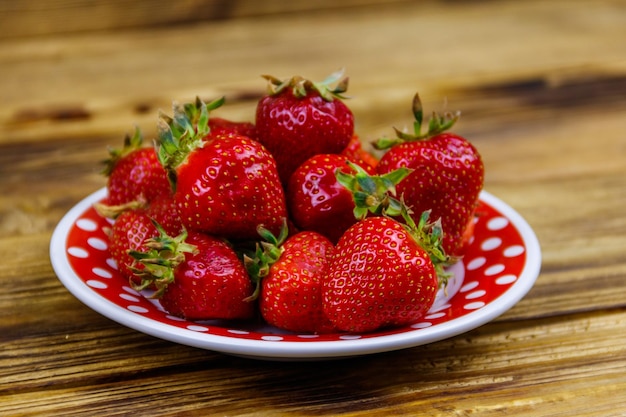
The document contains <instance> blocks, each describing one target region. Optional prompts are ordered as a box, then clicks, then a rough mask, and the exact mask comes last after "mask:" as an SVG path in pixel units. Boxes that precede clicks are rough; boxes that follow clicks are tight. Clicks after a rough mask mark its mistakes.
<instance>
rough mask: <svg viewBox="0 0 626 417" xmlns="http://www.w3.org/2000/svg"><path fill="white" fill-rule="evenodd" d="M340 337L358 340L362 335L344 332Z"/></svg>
mask: <svg viewBox="0 0 626 417" xmlns="http://www.w3.org/2000/svg"><path fill="white" fill-rule="evenodd" d="M339 338H340V339H341V340H357V339H360V338H361V336H360V335H358V334H344V335H342V336H339Z"/></svg>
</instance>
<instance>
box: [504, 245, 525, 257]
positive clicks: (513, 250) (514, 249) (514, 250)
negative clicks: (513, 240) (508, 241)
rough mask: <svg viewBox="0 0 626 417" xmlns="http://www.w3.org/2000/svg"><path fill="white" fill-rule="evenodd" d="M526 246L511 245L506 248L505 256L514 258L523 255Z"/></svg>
mask: <svg viewBox="0 0 626 417" xmlns="http://www.w3.org/2000/svg"><path fill="white" fill-rule="evenodd" d="M524 250H525V249H524V247H523V246H522V245H515V246H509V247H508V248H506V249H505V250H504V252H503V253H504V256H506V257H507V258H512V257H514V256H518V255H521V254H522V253H524Z"/></svg>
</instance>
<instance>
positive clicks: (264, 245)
mask: <svg viewBox="0 0 626 417" xmlns="http://www.w3.org/2000/svg"><path fill="white" fill-rule="evenodd" d="M257 232H258V233H259V236H260V237H261V239H262V240H260V241H258V242H256V243H255V248H254V251H248V252H244V253H243V255H242V256H243V265H244V267H245V268H246V271H248V276H249V277H250V280H251V281H252V283H253V284H254V291H253V293H252V294H251V295H250V296H249V297H247V298H246V301H252V300H256V299H257V298H258V297H259V294H260V292H261V281H262V280H263V278H265V277H266V276H267V275H268V274H269V272H270V267H271V266H272V265H273V264H275V263H276V262H277V261H278V260H279V259H280V257H281V255H282V254H283V252H284V249H283V247H282V245H283V243H285V240H287V237H288V236H289V228H288V227H287V219H284V221H283V226H282V227H281V229H280V233H279V234H278V236H274V234H273V233H272V232H271V231H270V230H268V229H266V228H265V226H263V225H259V226H257Z"/></svg>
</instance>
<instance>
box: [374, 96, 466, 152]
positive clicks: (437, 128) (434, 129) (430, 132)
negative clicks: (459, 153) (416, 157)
mask: <svg viewBox="0 0 626 417" xmlns="http://www.w3.org/2000/svg"><path fill="white" fill-rule="evenodd" d="M412 110H413V118H414V119H415V120H414V122H413V133H408V132H405V131H401V130H399V129H397V128H395V127H394V128H393V129H394V131H395V133H396V137H395V138H387V137H383V138H380V139H378V140H377V141H375V142H374V147H375V148H376V149H379V150H384V149H389V148H392V147H393V146H396V145H399V144H401V143H405V142H415V141H419V140H426V139H428V138H432V137H433V136H436V135H438V134H440V133H443V132H445V131H446V130H449V129H450V128H451V127H452V126H454V124H455V123H456V122H457V120H459V117H461V113H460V112H458V111H457V112H455V113H452V112H445V113H444V114H439V113H437V112H433V113H432V116H431V117H430V119H429V120H428V128H427V129H426V131H425V132H423V133H422V126H423V122H424V109H423V106H422V100H421V99H420V96H419V94H418V93H415V96H413V106H412Z"/></svg>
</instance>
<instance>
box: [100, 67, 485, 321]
mask: <svg viewBox="0 0 626 417" xmlns="http://www.w3.org/2000/svg"><path fill="white" fill-rule="evenodd" d="M265 78H266V79H267V81H268V85H269V91H268V93H267V94H266V95H265V96H264V97H262V98H261V99H260V100H259V102H258V104H257V108H256V119H255V121H254V123H252V122H234V121H230V120H226V119H223V118H219V117H214V116H213V112H215V111H216V110H217V109H218V108H219V107H220V106H221V105H222V104H223V102H224V100H223V99H218V100H215V101H213V102H210V103H205V102H203V101H202V100H200V99H197V100H196V101H195V102H191V103H186V104H184V105H180V104H176V103H175V104H174V106H173V114H172V115H171V116H168V115H165V114H160V115H159V118H158V125H157V132H158V135H157V136H158V137H157V138H156V139H155V140H154V146H145V145H144V141H143V138H142V136H141V133H140V132H139V131H138V130H137V131H136V132H135V134H134V135H133V136H127V137H126V139H125V144H124V148H123V149H122V150H111V151H109V152H110V159H109V160H108V161H107V165H106V170H105V173H106V175H107V176H108V182H107V190H108V193H107V197H106V199H105V200H104V201H103V202H102V203H100V204H98V205H97V209H98V211H99V213H100V214H101V215H102V216H105V217H108V218H112V219H114V222H113V224H112V226H111V232H110V245H109V247H110V251H111V255H112V257H113V258H114V259H115V261H116V262H117V265H118V269H119V271H120V273H121V274H122V275H123V276H124V277H125V278H128V279H129V280H130V282H131V284H132V286H133V287H134V288H136V289H138V290H141V291H143V293H144V294H146V296H148V297H153V298H156V299H158V300H159V302H160V304H161V306H162V307H163V309H165V310H166V311H167V312H169V313H170V314H172V315H176V316H180V317H183V318H186V319H189V320H212V319H223V320H264V321H265V322H267V323H268V324H271V325H273V326H276V327H278V328H281V329H285V330H289V331H293V332H300V333H309V332H310V333H329V332H368V331H373V330H376V329H379V328H383V327H389V326H401V325H405V324H409V323H412V322H415V321H417V320H419V319H420V318H421V317H422V316H423V315H424V314H425V313H426V312H427V311H428V310H429V308H430V307H431V305H432V303H433V301H434V299H435V295H436V294H437V291H438V289H439V287H440V286H441V285H445V282H446V279H447V274H446V272H445V268H446V267H447V266H449V265H451V264H452V263H454V262H456V261H457V260H458V258H459V257H461V256H462V255H463V252H464V250H465V247H466V245H467V243H468V241H469V239H470V237H471V235H472V226H473V224H474V223H473V217H474V215H475V208H476V206H477V202H478V196H479V193H480V191H481V189H482V185H483V164H482V162H481V158H480V155H479V154H478V152H477V151H476V149H475V148H474V147H473V146H472V145H471V144H470V143H469V142H468V141H466V140H465V139H464V138H462V137H460V136H458V135H455V134H453V133H449V132H446V131H447V130H448V129H450V128H451V127H452V125H453V124H454V122H455V121H456V119H457V115H451V114H446V115H443V116H440V115H438V114H433V116H432V117H431V118H430V120H429V123H428V128H427V131H426V132H424V133H422V119H423V112H422V109H421V104H420V101H419V97H418V96H417V95H416V96H415V100H414V102H413V113H414V116H415V122H414V132H412V133H407V132H401V131H398V130H396V135H395V136H396V137H394V138H382V139H380V140H378V141H376V142H375V146H376V147H377V148H378V149H381V150H384V153H383V156H382V157H381V158H380V160H377V159H376V158H375V157H374V156H373V155H372V154H371V153H369V152H368V151H366V150H365V149H364V148H362V146H361V142H360V140H359V138H358V137H357V135H356V134H355V132H354V116H353V114H352V112H351V111H350V109H349V108H348V107H347V106H346V104H345V103H344V96H343V93H345V91H346V89H347V85H348V83H347V78H343V79H342V78H341V74H333V75H332V76H331V77H329V78H328V79H327V80H325V81H323V82H320V83H314V82H311V81H309V80H306V79H303V78H301V77H293V78H290V79H287V80H279V79H276V78H274V77H270V76H266V77H265Z"/></svg>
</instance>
